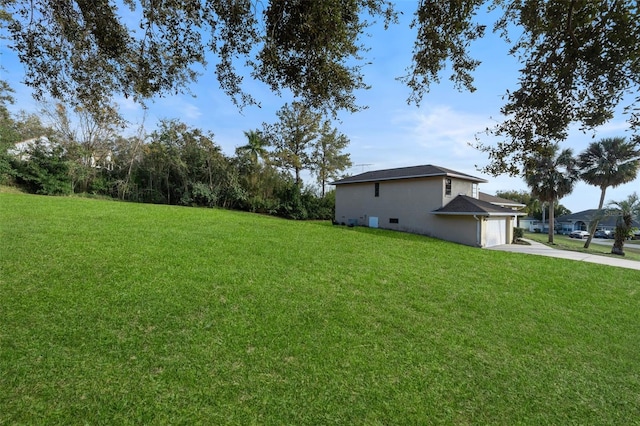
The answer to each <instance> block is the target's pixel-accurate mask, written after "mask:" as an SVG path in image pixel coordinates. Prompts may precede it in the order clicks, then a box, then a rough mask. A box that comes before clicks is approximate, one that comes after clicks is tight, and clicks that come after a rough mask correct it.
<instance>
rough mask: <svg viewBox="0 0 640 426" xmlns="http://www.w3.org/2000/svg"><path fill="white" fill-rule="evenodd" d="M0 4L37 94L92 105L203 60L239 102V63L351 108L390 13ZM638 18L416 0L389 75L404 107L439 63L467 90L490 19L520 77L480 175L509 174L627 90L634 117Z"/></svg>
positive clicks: (333, 8)
mask: <svg viewBox="0 0 640 426" xmlns="http://www.w3.org/2000/svg"><path fill="white" fill-rule="evenodd" d="M0 5H1V7H0V10H1V11H2V19H0V22H2V23H4V25H6V26H7V27H8V30H9V33H8V34H9V38H10V39H11V42H12V48H13V49H14V50H15V51H16V52H17V53H18V56H19V58H20V60H21V61H22V63H24V64H25V65H26V77H25V81H26V83H27V84H29V85H30V86H32V87H33V88H34V89H35V94H36V96H39V97H43V96H44V94H45V93H48V94H51V95H53V96H54V97H56V98H58V99H65V100H66V101H67V103H70V104H71V103H75V104H79V105H82V106H83V107H85V108H87V109H88V110H89V111H91V112H96V113H97V112H99V111H100V110H101V108H102V107H103V106H104V105H106V104H108V102H109V101H110V99H112V97H113V96H114V95H118V94H119V95H124V96H125V97H130V98H133V99H135V100H139V101H144V100H145V99H149V98H151V97H153V96H156V95H166V94H171V93H175V92H179V91H185V90H187V91H188V88H189V85H190V84H191V82H193V81H195V80H196V79H197V78H198V76H199V73H200V72H201V71H202V69H203V68H204V69H205V70H207V71H206V72H214V73H215V74H216V76H217V79H218V82H219V84H220V87H221V88H222V90H223V91H224V92H225V93H226V94H228V95H229V96H230V97H231V99H233V100H234V102H235V103H236V104H238V105H239V106H242V105H246V104H250V103H255V102H256V99H254V98H253V97H252V95H251V93H248V92H247V91H245V89H244V85H243V78H244V77H245V76H246V74H247V72H246V71H245V68H244V67H248V70H249V71H248V73H249V74H250V75H251V77H252V78H254V79H256V80H258V81H261V82H263V83H265V84H266V85H267V86H268V87H269V88H270V89H272V90H273V91H274V92H275V93H278V94H280V93H287V94H290V95H292V97H293V98H294V99H295V100H296V101H298V102H301V103H303V104H305V105H306V106H307V107H309V108H311V109H314V110H321V111H323V112H327V111H331V112H333V113H336V111H338V110H342V109H346V110H348V111H356V110H358V109H359V108H360V106H358V105H357V104H356V99H355V93H356V91H357V90H359V89H364V88H367V84H366V83H365V80H364V74H363V66H364V65H365V64H366V63H367V60H368V58H366V57H365V52H366V51H367V45H366V44H365V43H363V41H362V39H363V38H364V36H365V35H366V30H367V27H368V26H369V25H370V24H371V23H372V22H373V21H375V20H376V19H380V20H383V21H384V22H385V24H389V23H392V22H395V13H396V12H395V11H394V8H393V5H392V3H391V2H390V1H388V0H323V1H307V0H269V1H266V2H261V1H255V0H234V1H214V0H189V1H182V0H180V1H178V0H166V1H162V2H150V1H147V0H123V1H122V2H121V3H117V2H115V1H112V0H92V1H89V0H63V1H59V0H29V1H27V0H2V2H1V3H0ZM482 12H489V13H490V14H488V15H487V14H484V13H482ZM367 15H369V16H372V17H373V21H371V22H370V21H368V20H367ZM494 16H497V19H496V18H494ZM487 17H489V18H487ZM638 18H640V17H639V16H638V4H637V2H630V1H619V0H602V1H588V0H566V1H542V0H518V1H506V0H469V1H450V0H428V1H427V0H422V1H420V2H418V4H417V9H416V13H415V17H414V20H413V24H412V25H413V26H414V27H415V29H416V33H417V37H416V41H415V45H414V49H413V60H412V62H411V64H409V65H408V68H407V74H406V75H405V76H401V78H400V79H401V80H403V81H404V82H405V83H406V84H407V85H408V86H409V88H410V89H411V93H410V95H409V101H410V102H415V103H419V102H420V101H421V99H422V97H423V95H424V94H425V93H426V92H428V90H429V88H430V86H431V84H433V83H437V82H439V81H440V78H441V76H442V73H443V71H444V70H445V68H447V67H449V66H450V67H451V71H452V72H451V74H450V79H451V80H452V81H453V82H454V85H455V86H456V87H457V88H459V89H467V90H471V91H473V90H474V82H473V72H474V70H475V69H476V68H477V67H478V66H479V64H480V62H479V61H478V60H477V59H475V58H474V57H473V56H472V55H471V54H470V51H471V48H472V45H473V42H474V41H477V40H479V39H481V38H483V37H485V36H486V33H487V30H488V28H489V29H490V30H493V32H496V33H498V34H499V35H500V36H501V37H502V38H503V39H504V40H505V42H506V47H505V50H506V52H507V53H508V54H510V55H512V56H514V57H516V58H517V59H518V61H519V62H520V64H521V69H520V77H519V82H518V87H516V88H513V89H512V90H508V91H506V94H505V104H504V106H503V107H502V109H501V112H502V113H503V114H504V116H505V119H504V121H502V122H501V123H499V124H498V125H497V126H495V127H494V128H491V129H487V130H488V132H489V134H491V135H493V136H497V137H498V142H497V143H496V144H491V143H486V142H484V143H483V142H482V141H479V142H477V144H476V146H477V148H479V149H481V150H482V151H484V152H486V153H487V154H488V156H489V160H490V163H489V165H487V166H486V167H485V171H486V172H488V173H490V174H494V175H496V174H500V173H504V172H508V173H511V174H519V173H520V172H521V168H522V166H523V161H524V159H525V158H527V157H528V156H530V155H532V154H536V153H541V152H543V151H544V150H545V149H546V148H547V147H548V146H550V145H552V144H555V143H558V142H560V141H562V140H564V139H566V137H567V134H568V129H569V127H570V126H571V125H572V124H577V125H579V126H580V127H581V128H582V129H583V130H589V129H594V128H595V127H597V126H599V125H602V124H603V123H605V122H607V121H608V120H610V119H611V118H612V117H613V114H614V111H615V109H616V108H617V107H618V106H619V105H620V103H621V102H622V101H623V98H624V97H625V96H626V95H629V96H631V99H630V104H629V105H627V106H628V107H629V110H628V111H629V112H630V118H629V120H630V123H631V125H632V127H634V126H637V125H638V124H639V119H640V116H638V115H637V112H636V110H635V107H636V104H637V102H638V95H637V93H638V88H639V87H640V58H639V55H640V37H638V34H640V19H638ZM489 19H494V20H493V21H492V22H491V21H489ZM209 62H210V63H211V65H212V67H209ZM507 89H509V88H505V90H507Z"/></svg>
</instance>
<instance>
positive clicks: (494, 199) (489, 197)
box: [478, 192, 525, 207]
mask: <svg viewBox="0 0 640 426" xmlns="http://www.w3.org/2000/svg"><path fill="white" fill-rule="evenodd" d="M478 198H479V199H480V200H482V201H486V202H488V203H492V204H499V205H501V206H512V207H524V206H525V204H522V203H519V202H517V201H513V200H508V199H506V198H501V197H496V196H495V195H489V194H485V193H484V192H480V193H479V194H478Z"/></svg>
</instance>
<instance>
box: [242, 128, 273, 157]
mask: <svg viewBox="0 0 640 426" xmlns="http://www.w3.org/2000/svg"><path fill="white" fill-rule="evenodd" d="M244 135H245V136H246V137H247V144H246V145H243V146H241V147H239V148H238V150H240V151H245V152H247V153H248V154H249V157H250V158H251V161H252V162H253V164H254V165H257V164H258V163H259V162H260V160H265V159H266V158H267V155H268V151H267V148H266V147H267V146H268V145H269V143H268V142H267V140H266V139H265V138H263V137H262V133H261V132H260V131H259V130H249V131H248V132H246V131H245V132H244Z"/></svg>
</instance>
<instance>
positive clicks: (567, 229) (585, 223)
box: [555, 209, 640, 234]
mask: <svg viewBox="0 0 640 426" xmlns="http://www.w3.org/2000/svg"><path fill="white" fill-rule="evenodd" d="M597 215H598V209H590V210H584V211H581V212H577V213H572V214H567V215H564V216H559V217H557V218H556V219H555V223H556V225H555V228H556V230H557V232H558V233H559V234H569V233H571V232H572V231H589V230H590V225H591V222H592V221H593V220H594V219H595V218H596V217H597ZM618 217H619V216H618V215H617V214H616V211H615V210H605V214H604V215H601V218H600V220H599V221H598V229H601V230H603V231H613V230H615V228H616V223H617V221H618ZM632 226H633V227H636V228H639V227H640V223H638V221H636V220H634V221H633V223H632Z"/></svg>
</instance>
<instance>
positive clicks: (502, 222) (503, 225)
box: [484, 219, 507, 247]
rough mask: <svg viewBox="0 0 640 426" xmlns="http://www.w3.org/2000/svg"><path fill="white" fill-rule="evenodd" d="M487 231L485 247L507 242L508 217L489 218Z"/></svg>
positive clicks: (486, 224) (486, 225) (486, 226)
mask: <svg viewBox="0 0 640 426" xmlns="http://www.w3.org/2000/svg"><path fill="white" fill-rule="evenodd" d="M485 232H486V235H485V238H484V242H485V247H492V246H497V245H500V244H507V219H488V220H487V222H486V223H485Z"/></svg>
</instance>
